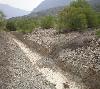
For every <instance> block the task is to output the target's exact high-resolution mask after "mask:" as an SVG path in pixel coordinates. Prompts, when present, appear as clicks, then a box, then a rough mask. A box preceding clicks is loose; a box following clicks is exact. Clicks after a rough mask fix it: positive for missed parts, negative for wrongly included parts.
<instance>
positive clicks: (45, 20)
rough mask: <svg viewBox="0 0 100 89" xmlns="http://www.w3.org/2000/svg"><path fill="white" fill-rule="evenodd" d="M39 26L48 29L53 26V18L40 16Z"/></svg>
mask: <svg viewBox="0 0 100 89" xmlns="http://www.w3.org/2000/svg"><path fill="white" fill-rule="evenodd" d="M40 26H41V28H43V29H49V28H53V27H54V18H53V17H52V16H45V17H42V18H41V21H40Z"/></svg>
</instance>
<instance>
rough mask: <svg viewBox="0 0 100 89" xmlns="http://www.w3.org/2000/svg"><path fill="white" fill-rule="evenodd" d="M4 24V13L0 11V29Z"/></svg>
mask: <svg viewBox="0 0 100 89" xmlns="http://www.w3.org/2000/svg"><path fill="white" fill-rule="evenodd" d="M5 25H6V20H5V15H4V14H3V12H1V11H0V29H2V30H3V29H4V28H5Z"/></svg>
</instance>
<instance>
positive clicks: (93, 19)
mask: <svg viewBox="0 0 100 89" xmlns="http://www.w3.org/2000/svg"><path fill="white" fill-rule="evenodd" d="M59 24H61V25H58V28H60V29H61V28H62V29H63V30H66V29H69V30H73V29H74V30H83V29H86V28H88V27H89V28H92V27H96V26H97V25H98V21H97V15H96V12H95V11H94V10H93V9H92V7H91V6H90V5H89V4H88V3H87V2H86V1H85V0H76V1H73V2H72V3H71V4H70V6H68V7H66V8H64V10H63V11H61V12H60V14H59Z"/></svg>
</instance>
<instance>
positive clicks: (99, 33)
mask: <svg viewBox="0 0 100 89" xmlns="http://www.w3.org/2000/svg"><path fill="white" fill-rule="evenodd" d="M96 36H97V37H100V29H97V30H96Z"/></svg>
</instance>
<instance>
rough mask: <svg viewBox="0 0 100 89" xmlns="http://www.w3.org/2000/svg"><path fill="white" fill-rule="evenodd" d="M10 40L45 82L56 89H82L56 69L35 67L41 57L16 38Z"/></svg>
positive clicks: (81, 86)
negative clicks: (51, 84)
mask: <svg viewBox="0 0 100 89" xmlns="http://www.w3.org/2000/svg"><path fill="white" fill-rule="evenodd" d="M12 40H13V41H14V42H15V43H16V44H17V45H18V46H19V48H20V49H21V50H22V51H23V53H24V54H25V55H26V57H27V58H28V59H29V60H30V61H31V62H32V65H35V68H36V69H37V70H38V71H39V72H40V73H42V75H43V76H44V77H46V80H47V81H49V82H50V83H53V84H54V85H55V87H56V89H84V88H83V86H84V85H79V84H78V83H75V82H74V81H72V80H70V78H69V76H67V77H65V76H64V74H63V73H61V70H60V68H58V67H55V68H56V69H55V70H56V71H54V70H53V69H51V68H45V67H42V68H41V67H39V66H38V65H36V63H37V62H38V61H39V60H41V59H42V58H43V57H42V56H41V55H40V54H38V53H36V52H33V51H31V50H30V49H29V48H28V47H27V46H26V45H25V44H23V43H22V42H21V41H19V40H17V39H16V38H14V37H13V38H12ZM68 75H69V74H68Z"/></svg>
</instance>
